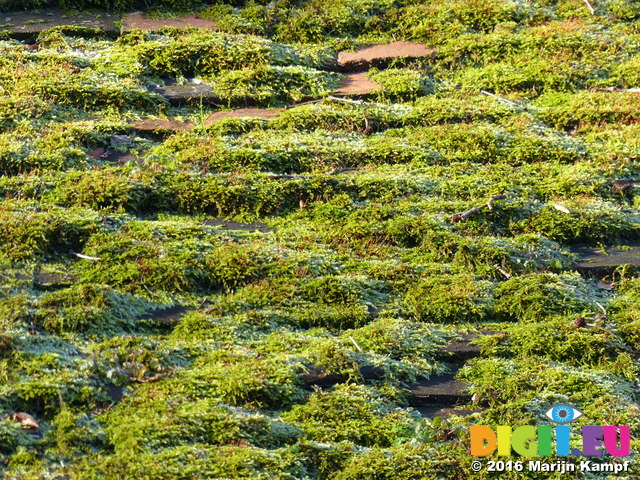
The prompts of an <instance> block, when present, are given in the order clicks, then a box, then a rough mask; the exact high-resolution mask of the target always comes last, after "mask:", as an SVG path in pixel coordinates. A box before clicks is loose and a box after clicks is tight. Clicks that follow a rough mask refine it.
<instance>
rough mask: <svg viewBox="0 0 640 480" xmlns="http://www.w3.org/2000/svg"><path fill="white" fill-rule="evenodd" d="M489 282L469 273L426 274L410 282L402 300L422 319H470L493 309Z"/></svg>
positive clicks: (480, 318) (481, 316) (453, 320)
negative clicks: (413, 282)
mask: <svg viewBox="0 0 640 480" xmlns="http://www.w3.org/2000/svg"><path fill="white" fill-rule="evenodd" d="M492 297H493V296H492V294H491V283H490V282H486V281H477V280H475V279H474V278H473V276H472V275H468V274H457V275H441V276H434V277H428V278H426V279H422V280H420V281H419V282H417V283H416V284H415V285H413V286H411V287H410V288H409V290H408V291H407V293H406V295H405V297H404V304H405V305H406V307H407V308H408V309H409V311H410V312H411V313H412V314H413V315H414V316H415V317H416V319H418V320H421V321H426V322H443V323H448V322H473V321H480V320H483V319H485V318H486V317H487V316H488V315H490V314H491V312H492V310H493V298H492Z"/></svg>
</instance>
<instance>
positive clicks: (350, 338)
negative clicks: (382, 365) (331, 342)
mask: <svg viewBox="0 0 640 480" xmlns="http://www.w3.org/2000/svg"><path fill="white" fill-rule="evenodd" d="M349 340H351V343H353V344H354V345H355V346H356V348H357V349H358V351H359V352H361V353H362V349H361V348H360V345H358V343H357V342H356V341H355V340H354V339H353V337H352V336H349Z"/></svg>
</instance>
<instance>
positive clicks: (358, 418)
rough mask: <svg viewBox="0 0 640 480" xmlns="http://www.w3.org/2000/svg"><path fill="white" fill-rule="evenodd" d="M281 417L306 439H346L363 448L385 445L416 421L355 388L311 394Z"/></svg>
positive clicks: (340, 388)
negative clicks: (297, 428)
mask: <svg viewBox="0 0 640 480" xmlns="http://www.w3.org/2000/svg"><path fill="white" fill-rule="evenodd" d="M282 418H283V419H284V420H285V421H287V422H291V423H293V424H294V425H296V426H298V427H299V428H300V429H301V431H302V434H303V435H304V436H305V437H306V438H308V439H310V440H313V441H318V442H329V441H330V442H336V441H337V442H339V441H343V440H349V441H352V442H355V443H357V444H359V445H363V446H373V445H378V446H389V445H390V444H391V443H393V441H394V440H395V439H396V438H398V437H399V436H401V435H403V434H404V433H405V430H410V431H411V430H412V429H413V425H414V423H415V422H416V421H417V419H416V418H412V416H411V415H408V414H407V413H405V412H403V411H402V410H396V409H395V408H394V406H393V404H387V403H386V402H385V401H384V399H383V398H380V397H379V396H378V395H376V394H375V393H373V392H371V391H370V390H369V389H367V388H366V387H361V386H355V385H343V386H338V387H336V388H335V389H333V390H332V391H331V392H317V393H314V394H313V395H312V396H311V398H310V399H309V401H308V402H307V403H305V404H304V405H300V406H296V407H294V408H293V409H291V410H290V411H289V412H287V413H285V414H283V416H282ZM320 419H322V422H320V421H319V420H320Z"/></svg>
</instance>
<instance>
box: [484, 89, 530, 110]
mask: <svg viewBox="0 0 640 480" xmlns="http://www.w3.org/2000/svg"><path fill="white" fill-rule="evenodd" d="M480 93H481V94H483V95H486V96H487V97H492V98H495V99H496V100H499V101H501V102H504V103H508V104H509V105H511V106H514V107H516V108H520V109H522V110H526V109H527V107H524V106H522V105H520V104H519V103H516V102H514V101H512V100H509V99H508V98H504V97H500V96H499V95H496V94H494V93H491V92H487V91H485V90H480Z"/></svg>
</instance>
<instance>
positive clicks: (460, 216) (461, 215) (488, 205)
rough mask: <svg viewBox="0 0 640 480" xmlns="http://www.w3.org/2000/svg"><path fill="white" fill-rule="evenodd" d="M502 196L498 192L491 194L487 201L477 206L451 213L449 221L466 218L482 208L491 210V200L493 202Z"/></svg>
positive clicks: (502, 196)
mask: <svg viewBox="0 0 640 480" xmlns="http://www.w3.org/2000/svg"><path fill="white" fill-rule="evenodd" d="M503 198H504V195H503V194H501V193H498V194H497V195H492V196H491V198H490V199H489V201H488V202H487V203H485V204H483V205H479V206H477V207H473V208H470V209H469V210H467V211H466V212H460V213H454V214H453V215H451V221H452V222H459V221H460V220H466V219H467V218H469V217H471V216H473V215H475V214H477V213H480V212H481V211H482V210H484V209H485V208H486V209H488V210H489V211H491V210H493V202H495V201H496V200H501V199H503Z"/></svg>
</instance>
